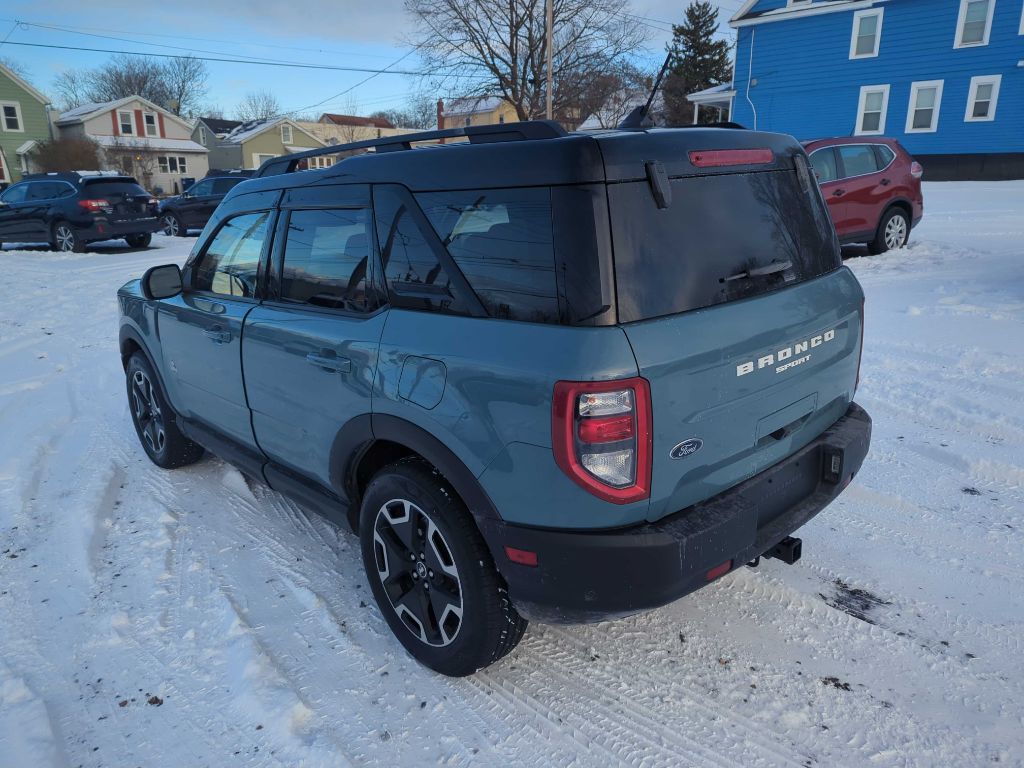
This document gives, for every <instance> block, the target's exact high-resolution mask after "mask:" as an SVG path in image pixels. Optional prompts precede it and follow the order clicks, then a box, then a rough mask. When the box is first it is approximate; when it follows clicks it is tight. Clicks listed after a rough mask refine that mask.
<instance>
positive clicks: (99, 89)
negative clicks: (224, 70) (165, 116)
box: [54, 55, 207, 115]
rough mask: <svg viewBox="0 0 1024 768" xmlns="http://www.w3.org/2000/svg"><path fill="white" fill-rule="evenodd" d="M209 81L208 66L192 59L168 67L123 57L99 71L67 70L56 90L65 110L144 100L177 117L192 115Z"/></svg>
mask: <svg viewBox="0 0 1024 768" xmlns="http://www.w3.org/2000/svg"><path fill="white" fill-rule="evenodd" d="M206 79H207V69H206V64H205V63H204V62H202V61H200V60H199V59H195V58H192V57H191V56H182V57H178V58H174V59H170V60H168V61H167V62H166V63H165V62H161V61H159V60H157V59H151V58H147V57H144V56H124V55H120V56H114V57H112V58H111V59H110V60H109V61H107V63H106V64H104V65H102V66H100V67H97V68H96V69H85V70H65V71H64V72H62V73H60V74H59V75H57V78H56V79H55V80H54V87H55V90H56V91H57V95H58V96H59V98H60V103H61V105H62V106H63V107H64V108H65V109H71V108H73V107H77V106H80V105H81V104H86V103H89V102H104V101H116V100H118V99H123V98H125V97H127V96H142V97H143V98H145V99H149V100H150V101H152V102H153V103H154V104H159V105H160V106H162V107H164V108H165V109H168V110H170V111H171V112H174V113H175V114H178V115H181V114H186V115H192V114H195V112H197V111H198V109H199V107H200V104H201V102H202V99H203V97H204V96H205V95H206Z"/></svg>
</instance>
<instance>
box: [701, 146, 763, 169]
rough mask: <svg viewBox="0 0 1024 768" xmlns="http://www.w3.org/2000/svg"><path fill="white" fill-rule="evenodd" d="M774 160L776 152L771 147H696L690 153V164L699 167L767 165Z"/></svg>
mask: <svg viewBox="0 0 1024 768" xmlns="http://www.w3.org/2000/svg"><path fill="white" fill-rule="evenodd" d="M774 161H775V153H774V152H772V151H771V150H770V149H707V150H702V149H696V150H694V151H693V152H691V153H690V164H691V165H693V166H695V167H697V168H720V167H722V166H724V165H765V164H766V163H771V162H774Z"/></svg>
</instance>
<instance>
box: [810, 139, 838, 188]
mask: <svg viewBox="0 0 1024 768" xmlns="http://www.w3.org/2000/svg"><path fill="white" fill-rule="evenodd" d="M811 166H812V167H813V168H814V173H815V174H817V176H818V181H819V182H821V183H822V184H827V183H828V182H830V181H835V180H836V179H838V178H839V170H838V169H837V168H836V153H835V150H834V149H832V147H826V148H825V149H819V150H818V151H817V152H815V153H814V154H812V155H811Z"/></svg>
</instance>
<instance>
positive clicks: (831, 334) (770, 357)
mask: <svg viewBox="0 0 1024 768" xmlns="http://www.w3.org/2000/svg"><path fill="white" fill-rule="evenodd" d="M835 337H836V332H835V329H834V328H833V329H831V330H828V331H825V332H824V333H821V334H818V335H817V336H812V337H811V338H810V339H806V340H804V341H798V342H796V343H795V344H793V345H792V346H789V347H784V348H783V349H780V350H778V351H777V352H773V353H770V354H767V355H762V356H761V357H759V358H757V366H756V368H757V370H761V369H762V368H768V367H770V366H774V365H775V364H776V363H781V362H783V361H785V360H789V359H790V358H791V357H793V353H794V352H795V353H797V354H801V353H803V352H806V351H807V349H808V347H820V346H821V345H822V344H826V343H827V342H830V341H832V340H834V339H835ZM810 358H811V356H810V355H804V356H803V357H801V358H799V359H797V360H793V361H792V362H790V363H788V364H786V365H780V366H777V367H776V368H775V372H776V373H782V372H783V371H788V370H789V369H790V368H793V367H795V366H797V365H800V364H801V363H805V362H807V361H808V360H810ZM754 368H755V365H754V361H753V360H748V361H747V362H745V363H740V364H739V365H737V366H736V375H737V376H746V375H747V374H748V373H753V372H754Z"/></svg>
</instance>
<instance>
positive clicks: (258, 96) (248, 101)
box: [235, 90, 281, 121]
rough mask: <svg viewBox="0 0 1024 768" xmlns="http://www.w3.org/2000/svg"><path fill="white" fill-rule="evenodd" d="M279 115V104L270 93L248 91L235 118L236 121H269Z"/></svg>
mask: <svg viewBox="0 0 1024 768" xmlns="http://www.w3.org/2000/svg"><path fill="white" fill-rule="evenodd" d="M280 114H281V102H279V101H278V100H277V96H275V95H274V94H273V93H271V92H270V91H266V90H263V91H249V92H248V93H247V94H245V98H244V99H242V100H241V101H240V102H239V104H238V106H237V107H235V118H236V119H238V120H243V121H245V120H269V119H270V118H272V117H277V116H279V115H280Z"/></svg>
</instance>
